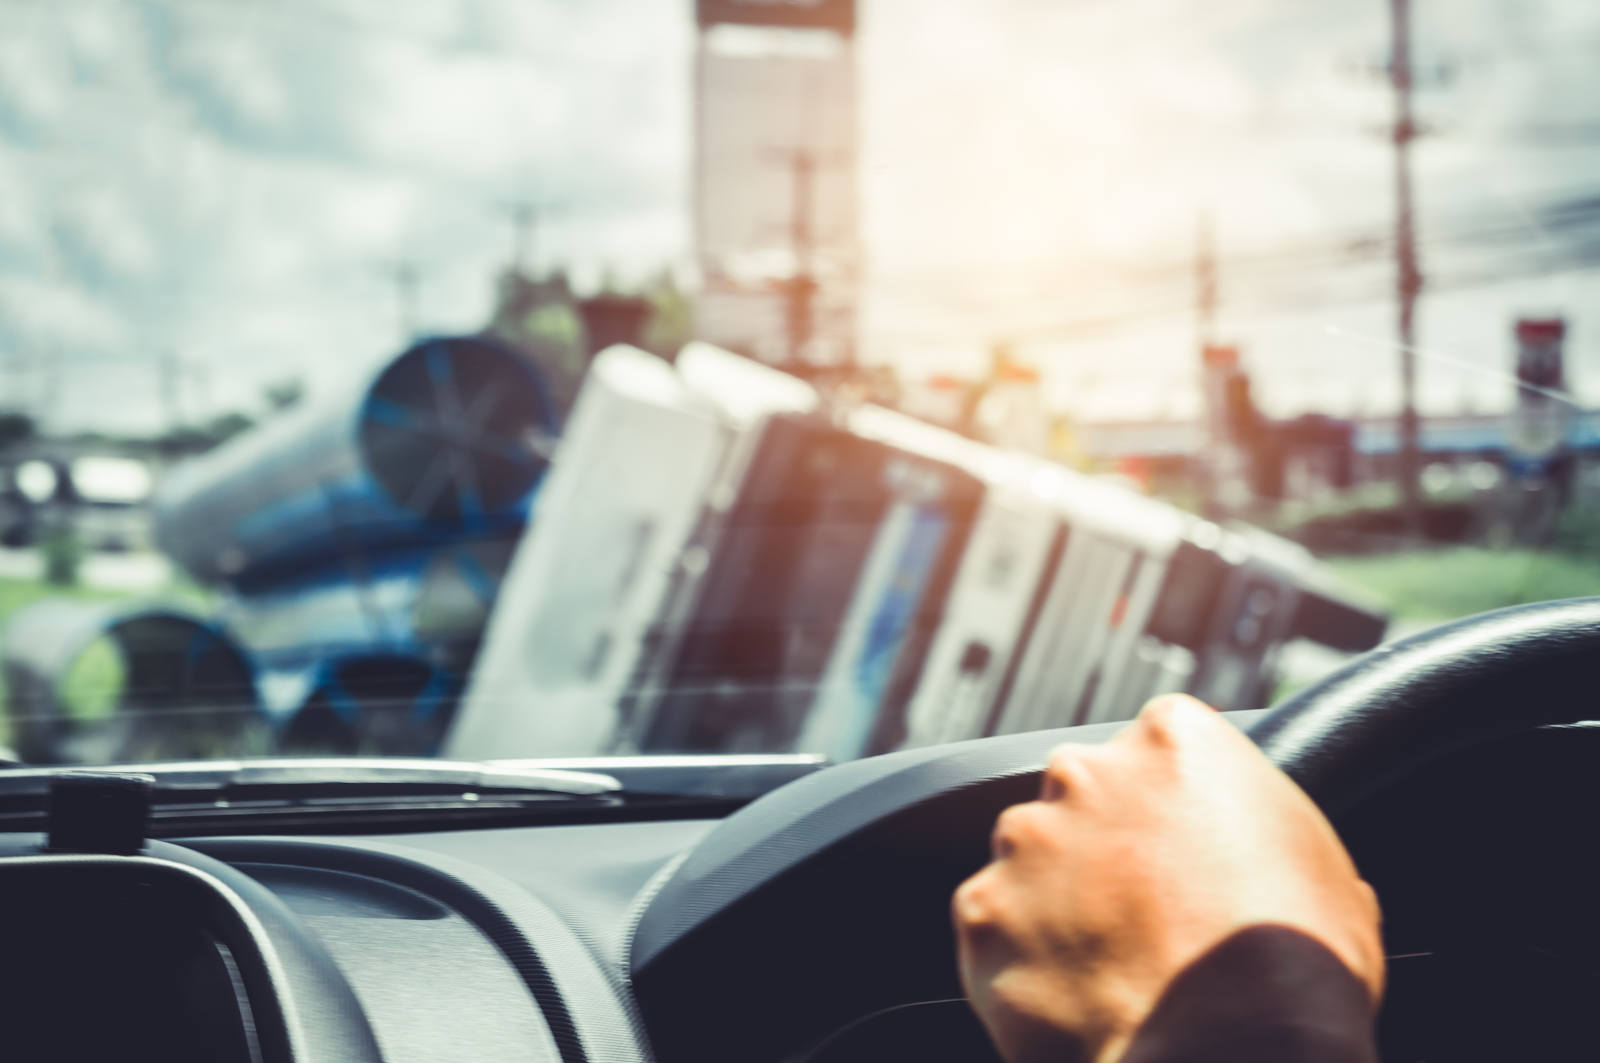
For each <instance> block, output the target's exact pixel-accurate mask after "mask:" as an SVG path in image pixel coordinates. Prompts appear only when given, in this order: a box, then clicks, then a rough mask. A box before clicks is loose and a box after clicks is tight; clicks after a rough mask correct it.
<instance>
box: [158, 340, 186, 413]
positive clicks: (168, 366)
mask: <svg viewBox="0 0 1600 1063" xmlns="http://www.w3.org/2000/svg"><path fill="white" fill-rule="evenodd" d="M158 357H159V361H160V372H161V404H162V406H164V407H165V409H166V414H167V430H168V431H171V432H175V431H177V430H178V429H179V428H181V427H183V411H182V409H180V407H179V401H178V376H179V374H180V373H181V372H182V366H181V364H180V363H179V360H178V356H177V355H176V354H174V353H173V352H171V351H166V352H164V353H162V354H161V355H159V356H158Z"/></svg>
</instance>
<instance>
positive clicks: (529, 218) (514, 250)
mask: <svg viewBox="0 0 1600 1063" xmlns="http://www.w3.org/2000/svg"><path fill="white" fill-rule="evenodd" d="M558 209H559V208H558V207H557V206H556V205H554V204H550V203H536V202H534V201H533V200H531V199H513V200H511V201H509V202H506V203H502V204H501V205H500V210H501V211H502V212H503V213H504V214H505V215H506V217H508V218H510V219H511V269H512V272H514V273H520V274H521V275H522V276H524V277H527V278H528V279H530V280H531V279H533V269H534V266H535V265H536V263H535V262H534V251H535V246H534V237H535V236H537V235H538V229H539V222H540V221H541V220H543V219H545V218H548V217H549V216H550V215H551V214H552V213H554V212H556V211H557V210H558Z"/></svg>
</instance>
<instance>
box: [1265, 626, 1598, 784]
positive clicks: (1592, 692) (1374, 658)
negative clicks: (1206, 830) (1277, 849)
mask: <svg viewBox="0 0 1600 1063" xmlns="http://www.w3.org/2000/svg"><path fill="white" fill-rule="evenodd" d="M1589 719H1600V598H1571V599H1565V600H1561V601H1554V602H1540V603H1538V604H1535V605H1522V606H1513V607H1512V608H1509V609H1499V610H1496V611H1494V612H1490V613H1482V614H1479V615H1477V616H1472V617H1467V618H1466V619H1464V620H1457V621H1454V622H1453V623H1449V624H1444V625H1441V626H1439V627H1435V628H1430V629H1429V630H1427V631H1424V632H1422V633H1420V634H1417V635H1413V636H1412V637H1410V638H1407V639H1402V640H1400V641H1398V642H1394V643H1391V644H1390V645H1387V646H1382V647H1379V648H1378V649H1376V650H1373V651H1371V652H1370V653H1367V654H1364V655H1363V656H1361V657H1359V658H1357V659H1356V660H1355V661H1352V662H1351V663H1350V664H1348V665H1346V666H1345V667H1343V668H1341V669H1340V670H1338V671H1336V672H1334V673H1333V674H1332V675H1329V676H1327V677H1325V678H1324V679H1322V680H1321V681H1320V682H1318V683H1316V684H1314V685H1312V686H1310V687H1307V688H1306V689H1305V690H1302V691H1300V692H1299V693H1298V694H1296V695H1294V696H1293V697H1291V698H1289V699H1288V700H1287V701H1285V702H1283V703H1282V704H1281V705H1278V706H1277V707H1275V708H1274V709H1272V710H1271V711H1270V712H1268V713H1267V715H1266V716H1264V717H1263V718H1262V719H1260V720H1258V721H1257V722H1256V723H1255V724H1254V726H1252V727H1251V728H1250V729H1249V732H1248V733H1249V735H1250V737H1251V738H1252V739H1254V740H1255V741H1256V743H1257V744H1258V745H1259V746H1260V747H1261V749H1262V750H1263V752H1265V753H1266V754H1267V756H1268V758H1270V759H1271V760H1272V761H1273V763H1275V764H1277V765H1278V766H1279V767H1280V768H1282V769H1283V770H1284V771H1285V772H1287V773H1288V775H1289V776H1290V777H1291V778H1292V779H1294V780H1295V782H1297V783H1299V784H1300V786H1301V787H1302V788H1303V789H1304V790H1305V791H1306V792H1307V793H1308V794H1310V795H1311V798H1312V799H1313V800H1314V801H1316V802H1317V804H1318V805H1320V806H1321V807H1322V808H1323V810H1324V811H1326V812H1329V813H1330V814H1332V813H1337V812H1339V811H1342V810H1343V809H1345V808H1348V807H1350V806H1351V805H1352V804H1354V803H1356V802H1357V801H1359V800H1360V799H1361V798H1363V797H1365V796H1366V795H1367V794H1370V793H1372V792H1373V791H1374V790H1377V789H1379V788H1381V787H1382V786H1383V785H1384V784H1386V783H1388V782H1390V781H1392V780H1394V779H1396V778H1398V777H1399V776H1401V775H1403V774H1405V773H1406V772H1407V771H1409V770H1411V769H1412V768H1414V767H1416V766H1417V765H1419V764H1423V763H1426V762H1427V761H1430V760H1433V759H1435V758H1437V757H1440V756H1443V755H1444V754H1446V753H1449V752H1451V751H1452V750H1456V749H1461V748H1464V747H1466V746H1470V745H1475V744H1477V743H1479V742H1482V741H1485V740H1488V739H1491V738H1494V737H1496V736H1498V735H1503V734H1512V733H1515V732H1518V731H1524V730H1528V729H1531V728H1534V727H1539V726H1544V725H1548V724H1560V723H1575V722H1577V721H1580V720H1589Z"/></svg>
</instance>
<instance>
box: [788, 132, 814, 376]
mask: <svg viewBox="0 0 1600 1063" xmlns="http://www.w3.org/2000/svg"><path fill="white" fill-rule="evenodd" d="M790 166H791V167H792V168H793V171H794V207H793V209H792V211H791V214H790V219H789V246H790V248H791V249H792V250H793V252H794V276H793V277H791V278H790V279H789V283H788V290H787V293H786V294H787V295H788V315H787V316H788V326H789V363H790V366H791V368H795V369H798V368H799V367H800V366H801V365H803V364H804V358H805V352H806V348H807V347H808V346H809V345H810V343H811V335H812V332H813V331H814V328H813V325H814V321H813V313H814V310H813V304H814V301H815V296H816V293H817V279H816V277H815V276H814V275H813V273H812V262H811V258H812V250H813V248H814V247H815V246H816V234H815V233H814V232H813V231H812V220H811V216H812V208H813V199H814V194H815V185H816V177H817V163H816V159H815V158H814V157H813V156H812V154H811V152H809V151H807V150H805V149H804V148H800V149H797V150H796V151H794V152H793V153H791V155H790Z"/></svg>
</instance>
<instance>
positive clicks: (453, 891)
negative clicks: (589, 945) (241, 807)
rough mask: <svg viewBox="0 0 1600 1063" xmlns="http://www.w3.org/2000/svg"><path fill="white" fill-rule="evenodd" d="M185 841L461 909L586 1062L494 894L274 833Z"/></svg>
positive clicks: (571, 1052) (365, 853) (554, 994)
mask: <svg viewBox="0 0 1600 1063" xmlns="http://www.w3.org/2000/svg"><path fill="white" fill-rule="evenodd" d="M183 844H184V845H186V846H188V847H190V848H193V849H198V850H200V851H201V852H204V853H207V854H209V855H211V856H214V857H216V858H218V859H220V860H228V861H234V860H237V861H249V862H256V863H274V864H289V865H292V866H299V867H316V868H321V869H323V870H326V871H344V872H347V873H349V874H353V875H366V876H368V877H371V878H379V879H383V880H385V881H388V882H392V883H394V884H395V885H397V886H406V887H408V888H410V889H414V890H416V891H417V892H418V893H423V894H426V895H427V896H429V897H432V898H433V899H434V900H436V901H438V902H439V903H440V904H443V905H445V906H447V907H449V908H453V909H455V910H456V911H457V912H459V913H461V915H462V917H464V918H465V919H466V920H467V921H468V922H470V923H472V924H473V925H474V926H476V927H477V928H478V929H479V930H481V931H483V933H484V934H485V935H487V936H488V938H489V940H490V941H491V942H493V943H494V946H495V947H496V948H497V949H499V950H500V952H501V953H502V954H503V955H504V956H505V958H506V959H507V961H509V962H510V964H511V966H512V967H514V968H516V971H517V974H518V975H520V976H521V978H522V981H523V983H524V984H525V985H526V986H527V987H528V992H530V993H532V994H533V999H534V1001H535V1003H537V1004H538V1006H539V1010H540V1011H541V1012H542V1013H543V1014H544V1021H545V1025H547V1026H548V1027H549V1028H550V1036H551V1038H552V1039H553V1040H554V1041H555V1043H556V1049H557V1051H559V1052H560V1053H561V1063H589V1055H588V1053H587V1052H586V1051H585V1050H584V1047H583V1042H582V1040H580V1039H579V1037H578V1028H577V1025H576V1024H575V1023H574V1022H573V1020H572V1013H571V1012H570V1011H569V1010H568V1009H567V1002H566V1000H565V999H563V998H562V996H561V991H560V989H558V988H557V987H556V982H555V979H554V978H553V977H551V975H550V970H549V968H547V967H546V966H545V964H544V960H543V959H541V958H540V956H539V953H538V951H537V950H535V949H534V947H533V945H532V943H531V942H529V941H528V939H527V938H526V936H524V935H523V933H522V932H521V931H520V930H519V929H518V928H517V924H516V922H515V921H514V920H513V919H512V918H511V917H510V916H508V915H507V914H506V913H505V912H504V911H503V910H502V909H501V908H500V906H499V905H498V904H496V903H495V902H494V901H493V900H492V899H490V898H489V897H487V896H485V895H484V894H483V893H481V892H479V891H478V890H477V889H475V888H473V887H472V886H471V885H470V884H468V883H465V882H462V881H460V880H459V879H457V878H455V877H454V876H452V875H449V874H447V873H445V872H443V871H440V870H438V869H437V868H432V867H429V866H428V865H426V864H423V863H419V862H417V861H414V860H408V859H406V858H404V857H401V856H395V855H392V854H390V853H380V852H376V851H373V850H369V849H357V848H353V847H348V846H342V845H337V844H333V845H330V844H327V843H319V842H299V841H288V840H283V839H278V838H239V839H216V840H212V839H190V840H185V841H184V842H183Z"/></svg>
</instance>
